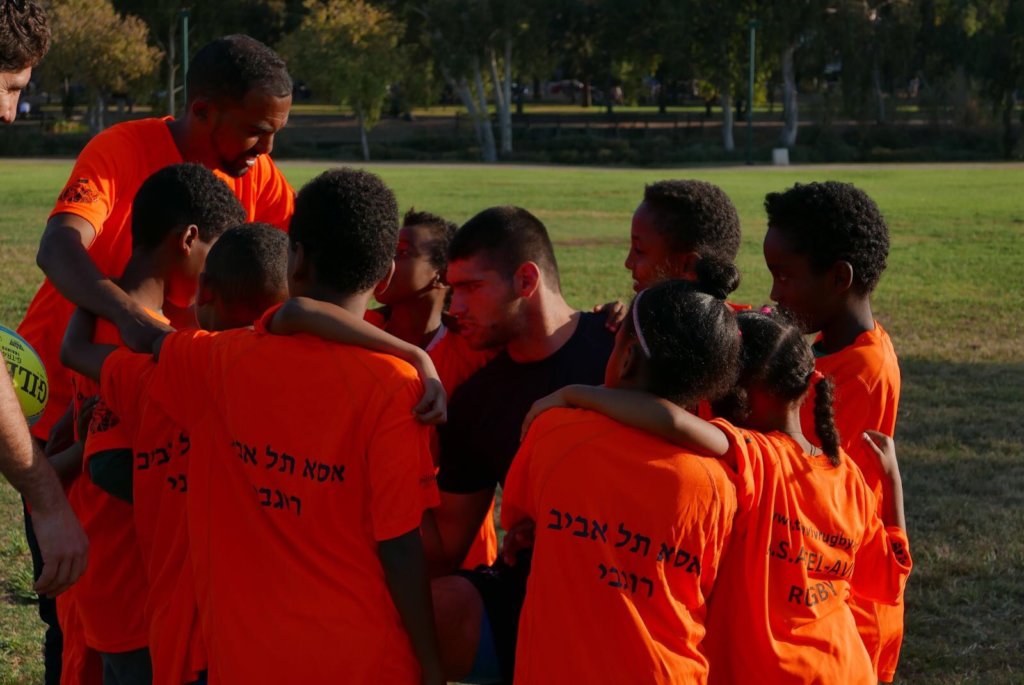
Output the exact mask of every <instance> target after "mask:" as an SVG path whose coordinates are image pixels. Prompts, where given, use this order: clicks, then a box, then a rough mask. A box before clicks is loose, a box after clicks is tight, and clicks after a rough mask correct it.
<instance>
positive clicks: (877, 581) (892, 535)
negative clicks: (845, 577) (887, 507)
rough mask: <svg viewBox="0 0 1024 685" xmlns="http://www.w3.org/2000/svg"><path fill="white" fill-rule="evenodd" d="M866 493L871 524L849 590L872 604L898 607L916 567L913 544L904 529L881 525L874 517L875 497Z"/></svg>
mask: <svg viewBox="0 0 1024 685" xmlns="http://www.w3.org/2000/svg"><path fill="white" fill-rule="evenodd" d="M865 494H866V495H867V498H866V499H867V502H866V504H865V507H866V508H865V509H864V511H866V512H867V515H868V525H867V528H866V529H865V530H864V537H863V540H862V542H861V544H860V547H859V548H858V549H857V555H856V557H855V561H854V566H853V577H852V578H851V579H850V590H851V591H852V592H853V594H855V595H856V596H858V597H861V598H863V599H867V600H869V601H872V602H878V603H879V604H896V603H897V602H898V601H899V600H900V598H901V597H902V596H903V588H904V587H905V586H906V583H907V576H909V575H910V570H911V568H913V561H912V560H911V558H910V543H909V542H908V540H907V533H906V531H904V530H903V529H902V528H899V527H898V526H884V525H883V524H882V520H881V519H880V518H879V517H878V516H877V515H876V514H875V511H876V509H877V508H876V506H875V504H874V497H873V496H872V495H871V493H869V492H868V493H865Z"/></svg>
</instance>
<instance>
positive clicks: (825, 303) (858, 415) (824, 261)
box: [764, 181, 903, 682]
mask: <svg viewBox="0 0 1024 685" xmlns="http://www.w3.org/2000/svg"><path fill="white" fill-rule="evenodd" d="M765 209H766V211H767V213H768V232H767V233H766V234H765V238H764V257H765V262H766V263H767V265H768V269H769V271H771V273H772V294H771V297H772V299H773V300H775V301H776V302H778V304H779V306H780V308H782V309H784V310H786V311H788V312H789V313H791V314H792V315H793V316H794V317H795V318H796V319H797V320H799V322H800V324H801V327H802V328H803V330H804V332H805V333H818V338H817V340H816V341H815V343H814V352H815V355H816V357H817V360H816V364H815V366H816V368H817V370H818V371H820V372H821V373H823V374H825V375H827V376H830V377H831V378H832V380H833V382H834V383H835V385H836V391H835V416H836V418H835V423H836V427H837V428H838V429H839V436H840V440H841V444H842V447H843V449H844V450H845V451H846V452H847V454H849V456H850V458H851V459H852V460H853V461H854V463H856V464H857V466H858V467H860V469H861V472H862V473H863V474H864V480H865V481H866V482H867V485H868V488H870V489H871V491H872V492H873V493H874V495H875V498H876V499H877V501H878V503H879V506H880V507H881V506H883V505H884V497H883V486H882V483H883V475H884V474H883V473H882V471H881V469H880V467H879V466H878V460H877V459H876V458H875V455H874V454H871V453H870V452H868V451H867V448H866V446H865V443H864V441H863V440H862V439H861V435H862V434H863V433H864V431H867V430H875V431H878V432H880V433H883V434H885V435H888V436H892V435H893V433H894V431H895V429H896V412H897V408H898V406H899V399H900V369H899V364H898V363H897V360H896V352H895V351H894V349H893V346H892V341H891V340H890V339H889V336H888V334H887V333H886V332H885V330H884V329H883V328H882V327H881V325H879V323H878V322H877V321H875V319H874V315H873V314H872V311H871V292H872V291H873V290H874V289H875V286H876V285H878V281H879V279H880V278H881V276H882V272H883V271H884V270H885V267H886V259H887V257H888V254H889V229H888V227H887V226H886V223H885V219H884V218H883V217H882V214H881V212H880V211H879V209H878V206H877V205H876V204H875V203H874V201H872V200H871V198H870V197H868V196H867V194H865V193H864V192H863V191H862V190H859V189H858V188H855V187H854V186H852V185H850V184H847V183H837V182H831V181H830V182H826V183H809V184H806V185H801V184H797V185H796V186H794V187H793V188H791V189H789V190H787V191H785V192H782V193H770V194H769V195H768V196H767V198H765ZM813 407H814V395H813V392H812V393H810V396H809V398H808V400H807V401H806V402H805V404H804V407H803V413H802V424H803V426H804V433H805V434H806V435H807V436H808V437H809V438H811V439H812V440H814V441H815V442H816V443H817V442H818V441H817V440H816V439H815V437H814V436H815V432H814V430H813V426H814V417H813ZM851 607H852V608H853V612H854V616H855V617H856V619H857V629H858V631H859V632H860V635H861V638H862V639H863V640H864V645H865V647H867V649H868V653H869V654H870V655H871V657H872V661H873V662H874V664H875V667H876V670H877V674H878V679H879V680H880V681H882V682H891V681H892V680H893V678H894V677H895V673H896V664H897V662H898V661H899V653H900V645H901V643H902V642H903V601H902V599H901V600H900V602H899V603H898V604H897V605H895V606H888V605H885V604H878V603H874V602H868V601H864V600H860V599H854V600H852V601H851Z"/></svg>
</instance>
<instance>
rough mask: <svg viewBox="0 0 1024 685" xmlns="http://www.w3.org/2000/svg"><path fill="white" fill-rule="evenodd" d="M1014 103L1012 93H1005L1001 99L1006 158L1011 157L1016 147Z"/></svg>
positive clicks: (1004, 153)
mask: <svg viewBox="0 0 1024 685" xmlns="http://www.w3.org/2000/svg"><path fill="white" fill-rule="evenodd" d="M1014 105H1015V102H1014V97H1013V93H1007V94H1006V95H1005V96H1004V100H1003V156H1004V157H1006V159H1013V155H1014V152H1015V151H1016V148H1017V134H1016V131H1014V128H1013V112H1014Z"/></svg>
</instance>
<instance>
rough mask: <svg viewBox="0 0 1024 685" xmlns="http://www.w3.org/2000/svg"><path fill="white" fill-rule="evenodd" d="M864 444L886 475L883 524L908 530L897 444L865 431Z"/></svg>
mask: <svg viewBox="0 0 1024 685" xmlns="http://www.w3.org/2000/svg"><path fill="white" fill-rule="evenodd" d="M863 438H864V442H865V443H867V445H868V447H869V448H870V449H871V451H872V452H874V453H875V455H876V456H877V457H878V461H879V463H880V464H881V466H882V471H883V472H884V473H885V476H886V478H885V480H884V481H883V487H884V488H885V490H884V494H883V497H882V523H884V524H885V525H886V526H896V527H897V528H902V529H903V530H904V531H905V530H906V529H907V517H906V514H905V512H904V510H903V480H902V479H901V478H900V466H899V462H897V460H896V443H895V442H893V439H892V438H890V437H889V436H888V435H885V434H884V433H879V432H878V431H865V432H864V435H863Z"/></svg>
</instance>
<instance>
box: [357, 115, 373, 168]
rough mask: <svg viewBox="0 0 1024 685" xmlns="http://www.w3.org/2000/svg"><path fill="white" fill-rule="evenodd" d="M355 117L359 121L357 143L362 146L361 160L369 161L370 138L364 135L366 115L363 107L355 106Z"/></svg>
mask: <svg viewBox="0 0 1024 685" xmlns="http://www.w3.org/2000/svg"><path fill="white" fill-rule="evenodd" d="M356 119H357V120H358V121H359V143H360V144H361V145H362V146H363V161H364V162H369V161H370V140H369V138H368V137H367V135H366V117H364V116H363V108H362V107H356Z"/></svg>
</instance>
